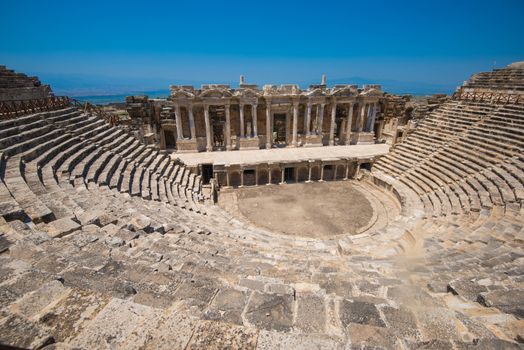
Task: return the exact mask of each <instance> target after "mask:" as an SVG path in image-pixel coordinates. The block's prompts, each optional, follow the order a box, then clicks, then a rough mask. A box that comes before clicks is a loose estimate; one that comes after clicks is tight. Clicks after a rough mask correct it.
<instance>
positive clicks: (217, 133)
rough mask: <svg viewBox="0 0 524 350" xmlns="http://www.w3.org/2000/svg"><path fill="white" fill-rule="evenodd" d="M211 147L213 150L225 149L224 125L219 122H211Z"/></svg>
mask: <svg viewBox="0 0 524 350" xmlns="http://www.w3.org/2000/svg"><path fill="white" fill-rule="evenodd" d="M213 149H214V150H215V151H222V150H224V149H225V143H224V125H223V124H221V123H213Z"/></svg>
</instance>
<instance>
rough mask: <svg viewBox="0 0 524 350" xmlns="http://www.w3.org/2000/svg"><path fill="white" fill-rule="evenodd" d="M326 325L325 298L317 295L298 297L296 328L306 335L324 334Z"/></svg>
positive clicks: (300, 295)
mask: <svg viewBox="0 0 524 350" xmlns="http://www.w3.org/2000/svg"><path fill="white" fill-rule="evenodd" d="M325 325H326V306H325V304H324V298H322V297H320V296H317V295H315V294H309V293H308V294H298V295H297V315H296V319H295V327H297V328H298V329H300V330H302V331H303V332H305V333H323V332H324V329H325Z"/></svg>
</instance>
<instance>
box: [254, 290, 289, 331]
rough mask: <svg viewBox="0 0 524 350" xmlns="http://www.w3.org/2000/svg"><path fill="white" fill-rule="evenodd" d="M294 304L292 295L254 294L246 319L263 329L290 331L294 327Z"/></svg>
mask: <svg viewBox="0 0 524 350" xmlns="http://www.w3.org/2000/svg"><path fill="white" fill-rule="evenodd" d="M293 303H294V301H293V297H292V296H291V295H278V294H264V293H260V292H253V295H252V296H251V300H250V301H249V303H248V305H247V308H246V311H245V317H246V319H247V320H248V321H249V322H250V323H252V324H254V325H255V326H257V327H260V328H263V329H267V330H276V331H288V330H290V329H291V327H292V325H293Z"/></svg>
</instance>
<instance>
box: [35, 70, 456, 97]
mask: <svg viewBox="0 0 524 350" xmlns="http://www.w3.org/2000/svg"><path fill="white" fill-rule="evenodd" d="M33 74H35V75H37V76H38V77H40V80H41V81H42V82H43V83H45V84H50V85H51V87H52V89H53V91H54V92H55V94H56V95H68V96H72V97H76V98H78V99H80V100H85V101H89V102H92V103H97V104H107V103H112V102H123V101H124V100H125V97H126V96H129V95H148V96H150V97H165V96H168V95H169V85H170V84H177V85H193V86H195V87H199V86H200V85H202V84H206V83H210V82H208V81H206V82H204V81H189V80H176V79H175V80H173V79H169V78H140V79H138V78H124V77H118V78H109V77H103V76H88V75H81V74H76V75H65V74H46V73H33ZM215 83H220V84H229V85H231V87H236V86H238V83H237V82H215ZM267 83H268V82H262V83H259V86H260V87H262V86H263V85H264V84H267ZM296 83H298V84H299V85H300V87H302V88H306V87H307V86H309V85H312V84H319V81H313V80H310V81H302V82H296ZM339 84H356V85H359V86H362V85H364V84H380V85H382V89H383V90H384V91H386V92H390V93H395V94H411V95H431V94H435V93H446V94H451V93H452V92H453V91H454V90H455V88H456V86H458V85H460V83H458V82H457V84H456V85H451V84H450V85H444V84H434V83H425V82H406V81H398V80H391V79H379V80H376V79H369V78H364V77H349V78H336V79H329V80H328V85H329V86H333V85H339Z"/></svg>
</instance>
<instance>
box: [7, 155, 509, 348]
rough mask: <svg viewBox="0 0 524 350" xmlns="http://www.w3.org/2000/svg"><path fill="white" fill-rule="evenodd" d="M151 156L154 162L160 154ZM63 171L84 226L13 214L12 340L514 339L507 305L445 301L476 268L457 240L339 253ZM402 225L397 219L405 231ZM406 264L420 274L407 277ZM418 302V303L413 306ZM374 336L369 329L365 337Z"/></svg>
mask: <svg viewBox="0 0 524 350" xmlns="http://www.w3.org/2000/svg"><path fill="white" fill-rule="evenodd" d="M157 156H158V155H157V154H155V157H153V158H155V159H154V160H153V161H152V163H157V164H162V161H160V160H158V159H157V158H159V157H157ZM160 157H161V155H160ZM93 164H94V163H93ZM171 165H172V166H168V167H167V169H168V170H167V171H166V172H165V175H166V179H167V181H166V182H165V183H169V182H170V181H171V180H173V182H172V183H174V184H175V186H173V187H174V188H176V189H177V190H178V189H182V188H183V187H182V186H183V184H190V183H193V184H194V183H195V182H196V181H197V179H196V177H195V176H194V175H192V174H190V173H188V172H187V169H186V168H185V167H183V166H181V165H179V164H174V163H171ZM156 168H157V169H159V168H161V166H156ZM169 169H172V170H169ZM176 170H178V171H176ZM170 171H171V173H170ZM68 179H69V177H65V179H64V180H65V181H60V182H59V183H60V184H61V185H63V191H64V192H65V193H67V195H68V196H69V198H70V199H71V200H72V201H73V202H75V203H76V205H77V206H78V207H79V209H77V212H76V214H77V216H78V221H79V222H78V223H76V225H72V224H71V223H70V226H62V225H53V223H50V224H38V225H36V227H31V226H25V225H24V224H23V223H21V222H15V221H12V222H10V223H6V224H7V226H8V229H9V230H10V231H11V230H12V231H16V232H14V233H11V232H10V233H9V236H8V237H9V238H10V239H11V237H14V236H15V233H17V234H18V235H19V236H18V239H16V240H14V239H13V242H10V243H8V244H10V245H9V256H6V255H1V256H0V261H2V266H5V272H4V273H3V275H2V276H3V277H2V280H1V281H0V290H1V291H2V293H3V294H2V295H6V298H4V299H3V300H2V303H1V305H0V306H1V307H2V312H3V313H2V315H3V317H2V318H1V319H0V331H1V332H0V334H1V336H0V339H2V340H4V341H6V340H8V341H9V342H7V343H8V344H16V345H18V346H24V347H38V346H39V345H41V344H43V343H46V342H58V343H62V345H63V346H64V347H68V346H70V347H80V348H91V347H97V348H99V347H110V346H113V347H127V346H136V345H137V344H144V345H145V344H147V346H153V347H155V344H156V345H160V344H164V345H165V344H169V347H173V346H174V345H173V344H182V345H181V347H186V345H187V344H189V345H191V344H192V343H191V342H192V340H191V339H199V338H201V337H213V338H212V339H210V340H209V341H210V342H212V343H215V342H216V343H217V344H222V343H220V342H221V341H227V339H228V338H227V337H228V336H229V334H230V333H231V332H233V333H235V334H242V340H239V341H240V344H241V347H242V348H250V347H254V346H255V345H253V346H250V345H249V344H250V343H249V339H252V338H254V339H255V343H257V344H266V345H267V346H268V347H269V348H277V347H279V346H284V347H285V346H286V345H285V344H288V345H287V346H289V344H290V343H289V342H290V341H294V343H292V344H296V342H297V341H298V340H297V339H300V341H302V343H301V344H307V345H304V346H308V347H310V346H324V347H328V348H337V347H339V348H343V347H344V346H350V345H351V346H355V345H364V344H365V345H374V346H379V347H382V348H410V347H415V348H416V347H417V346H423V345H424V344H426V345H427V343H430V344H434V342H436V341H439V342H444V344H446V345H443V346H449V347H452V346H453V344H454V345H456V346H469V345H471V344H472V339H475V342H476V343H480V344H485V346H487V347H490V346H494V345H497V344H502V345H501V346H507V347H509V346H514V345H515V343H513V342H511V340H512V339H515V338H516V337H517V335H516V334H513V333H511V327H510V326H511V322H513V320H514V318H511V317H512V316H508V315H512V312H516V311H513V309H510V308H508V307H506V306H504V305H501V306H499V305H498V304H496V305H497V306H495V307H494V308H490V309H489V310H490V315H492V319H487V320H486V319H482V318H481V319H478V318H476V316H474V313H473V312H471V313H468V312H469V311H472V310H474V311H476V312H479V311H477V310H478V306H477V305H475V304H474V302H464V301H462V300H458V299H457V300H455V302H454V303H453V305H459V306H460V307H463V308H465V310H457V311H455V310H450V309H449V308H448V307H446V306H445V305H446V304H445V302H450V295H449V293H447V288H448V285H449V286H450V288H453V289H452V290H453V291H454V293H456V294H457V298H458V297H462V295H463V289H461V286H462V285H461V284H460V283H459V282H462V281H463V279H460V278H459V276H457V275H456V274H455V276H454V278H453V279H450V278H449V275H447V274H446V273H448V272H455V269H456V268H459V267H460V268H461V269H462V271H463V274H464V276H468V275H467V273H471V272H472V271H473V266H474V267H475V268H477V269H478V268H480V267H482V266H480V265H478V264H477V265H472V264H471V258H469V259H468V258H466V257H464V256H461V258H462V259H457V258H455V259H454V260H452V258H453V257H456V255H457V253H458V251H457V250H456V249H453V248H450V247H447V248H446V254H442V255H445V256H446V257H448V260H447V261H446V260H443V259H442V260H441V258H442V255H438V254H437V253H436V254H435V255H432V256H431V259H433V260H432V264H431V265H429V266H428V265H427V264H423V262H420V261H415V262H410V263H409V264H406V266H404V267H403V266H399V265H397V263H398V262H397V261H396V260H395V259H391V260H390V259H384V258H379V259H376V258H374V256H373V255H371V254H365V253H364V251H359V250H358V249H357V248H358V247H357V246H353V247H352V248H351V250H350V251H347V252H346V254H345V255H343V256H341V255H340V247H339V246H337V244H336V242H334V241H318V240H307V239H304V240H300V239H296V240H295V239H294V240H290V239H289V237H287V236H286V237H284V236H279V235H277V234H274V233H270V232H265V231H264V230H260V229H256V228H253V227H251V226H249V225H246V224H245V223H243V222H239V221H238V220H235V219H232V218H231V217H230V216H227V214H226V213H223V212H221V211H220V210H215V211H214V212H213V213H214V215H209V216H202V215H200V214H198V213H196V212H193V211H188V210H182V209H181V208H179V207H177V206H171V205H167V204H166V203H164V202H162V201H149V200H144V199H143V198H141V197H138V196H131V195H129V194H128V193H121V192H120V191H114V190H110V189H109V188H108V187H107V186H89V185H88V186H85V185H86V183H85V180H84V178H82V177H79V178H77V179H75V181H74V184H73V185H74V186H72V185H71V183H70V182H69V180H68ZM78 180H79V181H78ZM133 182H134V181H133ZM161 183H162V182H160V183H159V184H161ZM93 185H94V183H93ZM176 185H182V186H176ZM186 188H187V187H186ZM168 193H169V192H168ZM183 193H185V194H189V191H184V192H183ZM183 193H182V192H180V196H182V195H183ZM412 205H413V206H416V204H412ZM61 224H62V222H61ZM403 227H404V225H403V223H398V227H397V228H403ZM6 232H8V231H7V230H6ZM51 237H56V238H54V239H51ZM380 237H381V236H377V237H375V240H377V241H380V239H381V238H380ZM451 239H452V238H446V242H449V241H451ZM446 242H444V243H446ZM384 243H385V242H384V241H380V243H379V242H377V243H376V244H377V245H376V246H375V248H378V247H379V246H380V245H381V244H384ZM444 243H443V245H444ZM313 247H314V249H313ZM431 248H432V249H433V248H434V246H431ZM369 249H373V248H372V247H371V248H369ZM499 251H502V249H499ZM349 252H350V253H349ZM482 253H484V254H487V253H489V251H488V250H487V249H485V250H483V251H482ZM479 254H480V253H479ZM507 254H510V253H507ZM341 259H343V263H341ZM450 261H453V264H451V263H450ZM468 264H469V265H468ZM421 265H422V266H421ZM439 266H440V270H439V269H438V267H439ZM415 267H416V269H415ZM439 271H445V272H439ZM428 273H431V276H432V279H431V282H433V285H432V286H431V287H432V288H437V287H439V286H440V284H437V282H440V283H443V284H445V287H443V288H444V289H445V290H440V289H439V290H437V289H435V291H436V293H435V292H433V291H432V292H431V293H428V291H427V287H426V284H428V283H429V282H430V281H427V279H426V277H425V276H426V275H427V274H428ZM408 274H409V275H410V276H413V278H414V280H417V279H418V280H420V281H422V282H421V283H414V284H412V285H409V284H407V285H406V284H403V283H404V282H402V281H403V280H404V279H403V277H402V276H405V275H408ZM415 277H416V278H415ZM460 277H463V276H462V275H460ZM502 282H503V283H504V287H505V288H503V289H498V293H501V291H512V290H513V289H511V288H512V287H513V286H514V284H511V282H512V281H511V279H509V280H504V281H501V282H500V283H502ZM481 283H483V284H486V282H481ZM498 283H499V281H494V285H493V287H491V286H490V285H487V287H486V291H480V290H479V294H482V297H483V298H485V302H486V303H487V304H488V303H492V302H494V301H496V300H497V299H496V298H494V296H493V294H490V293H493V292H495V291H497V289H496V287H497V286H499V284H498ZM483 300H484V299H483ZM459 301H460V302H459ZM466 306H467V307H469V309H466ZM474 307H476V308H477V309H474ZM498 307H500V308H504V309H503V310H502V311H500V310H498ZM421 308H423V309H424V310H425V312H424V313H421V312H418V311H417V310H420V309H421ZM268 314H269V316H268ZM169 315H171V316H169ZM173 315H177V316H176V317H175V318H174V319H173V317H174V316H173ZM137 324H140V325H141V326H140V327H137ZM73 325H74V327H72V326H73ZM167 327H170V328H169V329H176V332H175V334H174V338H170V337H168V338H166V329H167ZM209 327H212V329H214V330H215V329H216V332H209V330H210V328H209ZM116 328H118V329H120V331H119V332H118V333H115V332H114V330H115V329H116ZM21 329H25V330H26V332H21V331H20V330H21ZM155 329H158V331H155ZM27 330H30V331H27ZM370 332H371V333H372V334H374V336H373V337H367V336H366V337H362V335H361V334H370ZM108 334H118V335H117V336H116V338H115V337H114V336H112V337H109V336H107V335H108ZM51 337H52V338H51ZM499 337H503V338H504V337H505V338H506V340H505V341H504V340H498V339H496V338H499ZM206 339H207V338H206ZM224 339H226V340H224ZM177 341H178V342H180V343H177ZM452 342H453V343H452ZM186 343H187V344H186ZM439 344H440V343H439Z"/></svg>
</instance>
